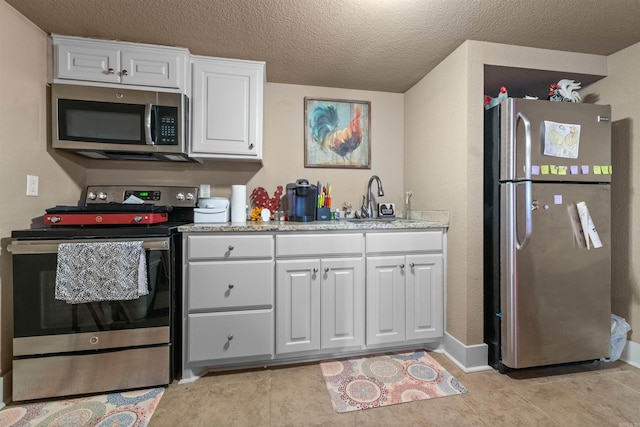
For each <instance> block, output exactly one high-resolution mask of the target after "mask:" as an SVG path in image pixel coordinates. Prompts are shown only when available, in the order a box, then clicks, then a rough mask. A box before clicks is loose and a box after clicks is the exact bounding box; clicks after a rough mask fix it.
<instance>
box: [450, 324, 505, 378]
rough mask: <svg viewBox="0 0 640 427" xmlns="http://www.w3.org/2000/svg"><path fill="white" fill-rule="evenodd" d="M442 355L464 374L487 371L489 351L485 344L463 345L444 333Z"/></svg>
mask: <svg viewBox="0 0 640 427" xmlns="http://www.w3.org/2000/svg"><path fill="white" fill-rule="evenodd" d="M444 354H445V355H446V356H447V357H448V358H449V359H451V361H452V362H453V363H455V364H456V365H457V366H458V367H459V368H460V369H462V370H463V371H464V372H465V373H469V372H478V371H488V370H491V369H493V368H492V367H491V366H489V365H488V360H489V349H488V347H487V345H486V344H475V345H465V344H463V343H461V342H460V341H458V340H457V339H456V338H455V337H454V336H452V335H449V333H447V332H445V334H444Z"/></svg>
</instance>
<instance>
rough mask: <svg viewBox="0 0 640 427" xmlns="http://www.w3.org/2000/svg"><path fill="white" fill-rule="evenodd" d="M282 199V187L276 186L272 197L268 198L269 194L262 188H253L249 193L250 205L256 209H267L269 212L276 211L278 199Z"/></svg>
mask: <svg viewBox="0 0 640 427" xmlns="http://www.w3.org/2000/svg"><path fill="white" fill-rule="evenodd" d="M281 197H282V185H278V187H277V188H276V192H275V193H273V197H272V198H269V193H267V190H265V189H264V188H262V187H257V188H254V189H253V191H252V192H251V203H252V204H253V206H254V207H256V208H267V209H269V211H271V212H275V211H276V210H278V206H280V198H281Z"/></svg>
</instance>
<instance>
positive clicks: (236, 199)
mask: <svg viewBox="0 0 640 427" xmlns="http://www.w3.org/2000/svg"><path fill="white" fill-rule="evenodd" d="M246 221H247V186H246V185H232V186H231V222H246Z"/></svg>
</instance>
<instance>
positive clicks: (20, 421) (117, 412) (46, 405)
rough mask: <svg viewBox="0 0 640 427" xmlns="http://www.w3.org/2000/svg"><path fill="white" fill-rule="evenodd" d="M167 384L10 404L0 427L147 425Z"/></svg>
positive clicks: (0, 414)
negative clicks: (46, 400) (73, 397)
mask: <svg viewBox="0 0 640 427" xmlns="http://www.w3.org/2000/svg"><path fill="white" fill-rule="evenodd" d="M163 393H164V388H163V387H158V388H152V389H146V390H132V391H125V392H121V393H111V394H102V395H98V396H89V397H80V398H76V399H69V400H58V401H55V402H39V403H29V404H25V405H20V406H14V405H11V406H7V407H6V408H4V409H3V410H1V411H0V427H9V426H11V427H36V426H37V427H85V426H96V427H107V426H108V427H134V426H135V427H143V426H146V425H147V424H148V423H149V420H150V419H151V415H152V414H153V411H155V409H156V408H157V407H158V403H159V402H160V398H161V397H162V394H163Z"/></svg>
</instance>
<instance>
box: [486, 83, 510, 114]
mask: <svg viewBox="0 0 640 427" xmlns="http://www.w3.org/2000/svg"><path fill="white" fill-rule="evenodd" d="M508 97H509V95H508V94H507V88H506V87H504V86H501V87H500V93H498V96H496V97H495V98H492V97H490V96H485V97H484V109H485V110H488V109H489V108H493V107H495V106H496V105H498V104H501V103H502V101H504V100H505V99H507V98H508Z"/></svg>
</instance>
